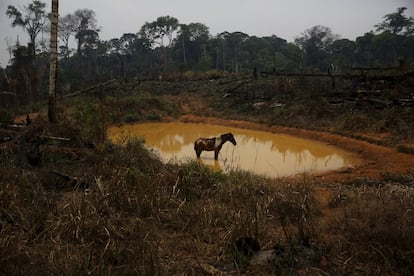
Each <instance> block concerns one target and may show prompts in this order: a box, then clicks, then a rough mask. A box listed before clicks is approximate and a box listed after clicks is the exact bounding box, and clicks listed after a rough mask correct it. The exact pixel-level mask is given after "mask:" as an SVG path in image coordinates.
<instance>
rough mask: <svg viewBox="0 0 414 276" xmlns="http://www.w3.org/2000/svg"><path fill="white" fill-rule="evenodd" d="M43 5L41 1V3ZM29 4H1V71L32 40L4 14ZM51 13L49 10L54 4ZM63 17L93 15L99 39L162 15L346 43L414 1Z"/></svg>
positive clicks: (7, 0) (65, 8) (268, 2)
mask: <svg viewBox="0 0 414 276" xmlns="http://www.w3.org/2000/svg"><path fill="white" fill-rule="evenodd" d="M41 1H42V0H41ZM30 2H32V1H31V0H0V39H1V40H0V66H2V67H5V66H6V65H7V62H8V60H9V54H8V52H7V50H6V39H9V40H11V41H13V42H15V41H16V39H17V36H18V37H19V40H20V43H21V44H25V43H26V42H27V40H28V35H27V34H26V33H24V32H22V30H21V28H18V27H16V28H12V27H11V22H12V20H11V19H10V18H8V17H7V16H6V15H5V12H6V9H7V6H8V5H14V6H16V7H18V8H19V7H22V6H23V5H27V4H28V3H30ZM42 2H45V3H47V10H48V11H49V10H50V8H51V0H47V1H46V0H43V1H42ZM59 2H60V3H59V13H60V15H62V16H64V15H66V14H68V13H73V12H74V11H75V10H77V9H91V10H93V11H95V13H96V18H97V21H98V26H100V27H101V29H102V31H101V33H100V38H101V39H103V40H109V39H111V38H119V37H121V36H122V34H124V33H136V32H138V31H139V29H140V28H141V26H142V25H143V24H144V23H145V22H146V21H148V22H151V21H154V20H156V18H157V17H159V16H165V15H169V16H173V17H176V18H177V19H178V20H179V22H180V23H185V24H188V23H192V22H199V23H203V24H205V25H206V26H207V27H209V28H210V33H211V35H216V34H218V33H221V32H224V31H229V32H234V31H241V32H244V33H247V34H248V35H251V36H253V35H255V36H260V37H262V36H270V35H277V36H278V37H281V38H284V39H286V40H288V41H293V40H294V38H295V37H297V36H300V35H301V33H302V32H303V31H305V30H306V29H309V28H311V27H313V26H315V25H324V26H328V27H330V28H331V29H332V31H333V32H334V33H335V34H339V35H340V36H341V37H342V38H348V39H352V40H355V38H356V37H358V36H362V35H364V34H365V33H366V32H369V31H371V30H374V25H375V24H377V23H380V22H382V21H383V16H384V15H385V14H388V13H392V12H395V11H396V9H397V8H398V7H407V8H408V9H407V10H406V12H405V14H406V16H414V0H145V1H144V0H117V1H113V0H60V1H59Z"/></svg>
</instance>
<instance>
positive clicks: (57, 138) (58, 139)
mask: <svg viewBox="0 0 414 276" xmlns="http://www.w3.org/2000/svg"><path fill="white" fill-rule="evenodd" d="M38 137H39V138H41V139H49V140H55V141H65V142H69V141H70V138H66V137H55V136H47V135H39V136H38Z"/></svg>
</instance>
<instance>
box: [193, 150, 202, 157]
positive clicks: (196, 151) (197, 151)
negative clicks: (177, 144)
mask: <svg viewBox="0 0 414 276" xmlns="http://www.w3.org/2000/svg"><path fill="white" fill-rule="evenodd" d="M194 150H195V153H196V155H197V158H200V155H201V150H198V149H194Z"/></svg>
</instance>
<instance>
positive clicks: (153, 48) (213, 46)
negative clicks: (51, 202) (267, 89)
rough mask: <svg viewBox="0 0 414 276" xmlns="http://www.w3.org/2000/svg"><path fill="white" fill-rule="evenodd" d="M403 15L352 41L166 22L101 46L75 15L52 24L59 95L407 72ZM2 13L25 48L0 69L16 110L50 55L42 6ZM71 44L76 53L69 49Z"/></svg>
mask: <svg viewBox="0 0 414 276" xmlns="http://www.w3.org/2000/svg"><path fill="white" fill-rule="evenodd" d="M406 10H407V8H405V7H401V8H398V9H397V10H396V11H395V12H392V13H390V14H387V15H385V16H384V17H383V21H382V22H380V23H378V24H377V25H375V26H373V27H374V28H375V30H374V31H369V32H367V33H365V34H364V35H362V36H359V37H357V38H356V40H355V41H353V40H349V39H345V38H341V37H340V36H339V35H337V34H335V33H333V31H332V30H331V29H330V28H329V27H327V26H321V25H318V26H314V27H311V28H309V29H307V30H305V31H304V32H303V33H302V34H300V35H299V36H298V37H297V38H296V39H295V41H294V42H288V41H287V40H285V39H283V38H280V37H278V36H277V35H272V36H268V37H257V36H250V35H248V34H246V33H243V32H222V33H220V34H217V35H212V34H210V32H209V28H208V26H206V25H205V24H203V23H189V24H182V23H180V22H179V20H178V19H177V18H174V17H171V16H161V17H158V18H157V19H155V20H154V21H153V22H146V23H145V24H144V25H143V26H141V27H140V28H139V29H138V30H137V31H136V32H131V33H125V34H122V35H121V36H120V37H119V38H113V39H110V40H102V39H100V36H99V34H100V32H101V30H100V29H99V27H98V22H97V19H96V14H95V12H94V11H93V10H88V9H79V10H77V11H75V12H74V13H73V14H67V15H64V16H60V18H59V34H58V35H59V45H60V47H59V65H58V68H59V69H58V82H59V90H60V91H64V90H66V91H69V90H72V91H73V90H76V89H80V88H82V87H85V86H90V85H92V84H94V83H97V82H102V81H104V80H108V79H113V78H128V77H138V78H142V79H147V78H159V77H162V76H164V75H168V74H175V73H183V72H188V71H195V72H201V73H202V72H215V73H217V74H220V73H221V72H231V73H241V72H253V71H254V72H262V71H265V72H275V71H276V72H290V73H295V72H326V71H327V70H328V68H330V67H331V68H332V67H334V68H335V70H337V71H338V72H347V71H349V70H350V69H351V68H353V67H387V66H396V65H405V66H407V67H408V66H409V67H411V66H412V65H413V62H414V51H413V50H412V49H414V18H413V17H407V16H406V15H405V11H406ZM5 13H6V15H7V16H8V17H9V18H10V21H11V24H12V26H13V27H22V28H23V29H24V30H25V31H26V33H27V34H28V36H29V38H30V40H29V43H28V44H27V45H20V44H19V42H18V41H17V42H16V43H15V45H9V47H8V49H9V52H10V56H11V59H10V62H9V65H8V66H7V67H6V68H0V71H2V72H0V91H9V92H11V93H16V94H17V95H19V97H18V98H19V101H20V102H21V103H24V102H26V103H28V102H31V101H33V99H39V98H43V97H46V95H47V93H46V92H45V91H46V90H47V81H48V72H49V55H50V51H49V46H48V43H45V41H44V40H42V41H39V39H38V35H39V34H40V33H42V32H44V34H48V33H49V31H48V29H49V28H50V26H49V25H50V24H49V23H48V22H49V19H48V18H49V14H48V13H47V11H46V4H45V3H43V2H41V1H37V0H34V1H33V2H31V3H29V4H27V5H26V6H23V8H16V7H14V6H9V7H8V8H7V10H6V11H5ZM131 28H133V26H132V27H131ZM42 37H45V35H43V36H42ZM73 39H75V40H76V42H77V43H76V44H77V45H76V49H71V48H70V43H69V42H70V41H71V40H73ZM46 41H48V39H46ZM332 65H333V66H332Z"/></svg>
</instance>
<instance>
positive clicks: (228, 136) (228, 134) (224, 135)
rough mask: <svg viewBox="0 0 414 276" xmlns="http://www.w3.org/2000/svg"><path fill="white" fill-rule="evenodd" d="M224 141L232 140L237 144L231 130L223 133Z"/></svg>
mask: <svg viewBox="0 0 414 276" xmlns="http://www.w3.org/2000/svg"><path fill="white" fill-rule="evenodd" d="M221 138H222V139H223V141H230V142H231V143H232V144H233V145H237V142H236V140H235V139H234V136H233V134H232V133H231V132H229V133H226V134H223V135H221Z"/></svg>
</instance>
